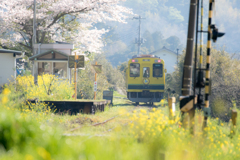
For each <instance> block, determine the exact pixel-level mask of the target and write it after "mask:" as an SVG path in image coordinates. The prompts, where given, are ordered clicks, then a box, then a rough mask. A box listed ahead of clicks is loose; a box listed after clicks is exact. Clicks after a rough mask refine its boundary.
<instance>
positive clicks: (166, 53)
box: [149, 46, 178, 73]
mask: <svg viewBox="0 0 240 160" xmlns="http://www.w3.org/2000/svg"><path fill="white" fill-rule="evenodd" d="M149 54H151V55H156V56H158V57H160V58H161V59H163V60H164V62H165V68H166V69H167V73H172V72H173V71H174V66H176V65H177V59H178V53H177V52H174V51H171V50H170V49H167V48H166V47H165V46H164V47H163V48H162V49H159V50H156V51H154V52H152V53H149Z"/></svg>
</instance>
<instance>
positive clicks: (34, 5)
mask: <svg viewBox="0 0 240 160" xmlns="http://www.w3.org/2000/svg"><path fill="white" fill-rule="evenodd" d="M34 44H36V0H34V4H33V36H32V51H33V55H35V54H36V51H35V48H34ZM33 76H34V84H35V85H37V84H38V64H37V61H36V60H34V61H33Z"/></svg>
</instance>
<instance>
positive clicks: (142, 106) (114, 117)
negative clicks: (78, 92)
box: [63, 102, 152, 137]
mask: <svg viewBox="0 0 240 160" xmlns="http://www.w3.org/2000/svg"><path fill="white" fill-rule="evenodd" d="M126 103H127V104H129V105H132V103H130V102H126ZM146 108H147V109H150V108H149V106H146V105H137V106H134V108H132V109H131V110H129V111H127V113H132V112H133V111H134V110H136V112H138V111H139V110H140V109H146ZM151 108H152V107H151ZM119 116H120V114H117V115H115V116H113V117H111V118H108V119H106V120H104V121H102V122H98V123H94V124H92V125H89V126H87V127H96V126H100V125H104V124H106V123H108V122H110V121H112V120H115V119H117V118H118V117H119ZM129 123H132V121H130V122H126V123H124V124H122V126H126V125H128V124H129ZM118 126H119V125H116V126H114V127H112V128H110V129H108V130H107V131H105V132H102V134H96V135H91V136H96V137H99V136H103V135H105V134H106V133H108V132H111V131H113V130H114V129H115V128H117V127H118ZM82 127H86V126H85V125H80V126H79V127H76V128H73V129H71V130H69V131H68V132H73V131H77V130H79V129H81V128H82ZM63 135H64V136H87V135H89V134H83V133H80V134H75V133H74V134H73V133H66V134H63Z"/></svg>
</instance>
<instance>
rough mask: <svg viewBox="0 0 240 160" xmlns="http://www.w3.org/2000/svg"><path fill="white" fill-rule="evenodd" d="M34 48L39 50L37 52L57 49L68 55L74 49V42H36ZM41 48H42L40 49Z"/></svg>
mask: <svg viewBox="0 0 240 160" xmlns="http://www.w3.org/2000/svg"><path fill="white" fill-rule="evenodd" d="M34 48H35V49H36V50H37V54H39V53H44V52H47V51H50V50H56V51H60V52H63V53H66V54H68V55H71V52H72V49H74V45H73V44H57V43H56V44H55V43H53V44H34ZM38 48H40V50H38Z"/></svg>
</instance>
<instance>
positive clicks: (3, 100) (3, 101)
mask: <svg viewBox="0 0 240 160" xmlns="http://www.w3.org/2000/svg"><path fill="white" fill-rule="evenodd" d="M7 102H8V98H7V96H4V97H3V98H2V104H6V103H7Z"/></svg>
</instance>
